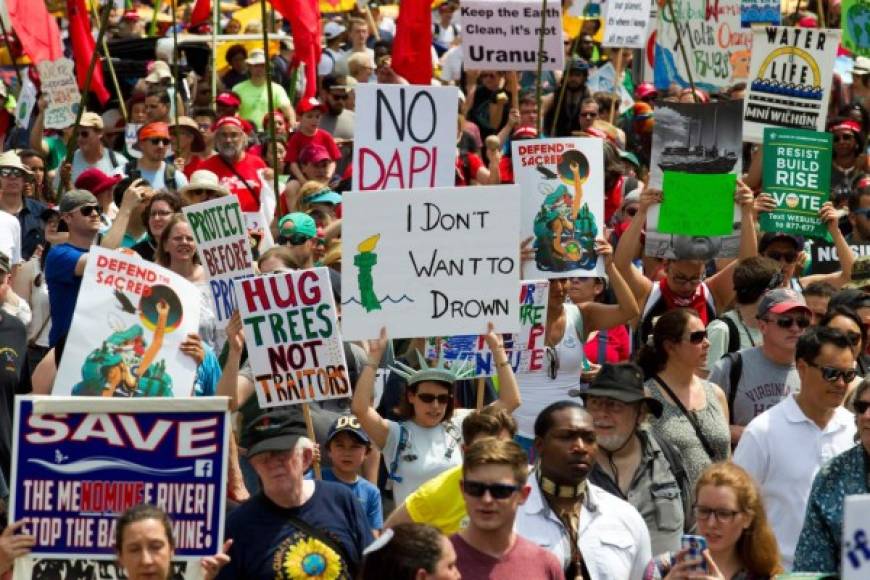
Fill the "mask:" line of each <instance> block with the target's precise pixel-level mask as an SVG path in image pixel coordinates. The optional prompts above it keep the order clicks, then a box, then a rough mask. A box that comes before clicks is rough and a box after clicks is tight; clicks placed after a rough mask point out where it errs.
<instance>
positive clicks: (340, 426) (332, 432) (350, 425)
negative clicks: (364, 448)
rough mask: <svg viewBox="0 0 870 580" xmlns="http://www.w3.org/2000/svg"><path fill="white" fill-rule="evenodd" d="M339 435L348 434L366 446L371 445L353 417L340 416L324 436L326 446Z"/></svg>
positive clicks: (357, 420)
mask: <svg viewBox="0 0 870 580" xmlns="http://www.w3.org/2000/svg"><path fill="white" fill-rule="evenodd" d="M339 433H350V434H352V435H354V436H356V438H357V439H359V440H360V441H361V442H363V443H365V444H366V445H371V439H369V436H368V435H367V434H366V432H365V431H363V428H362V426H361V425H360V424H359V419H357V418H356V417H355V416H353V415H341V416H339V417H338V419H336V420H335V421H334V422H333V423H332V426H331V427H330V428H329V433H328V434H327V435H326V445H329V442H330V441H332V440H333V439H334V438H335V436H336V435H338V434H339Z"/></svg>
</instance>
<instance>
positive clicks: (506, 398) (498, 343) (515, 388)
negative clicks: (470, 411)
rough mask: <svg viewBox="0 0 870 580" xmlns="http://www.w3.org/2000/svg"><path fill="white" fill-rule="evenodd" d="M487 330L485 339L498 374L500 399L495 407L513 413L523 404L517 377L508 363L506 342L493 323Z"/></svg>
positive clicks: (494, 404) (495, 403)
mask: <svg viewBox="0 0 870 580" xmlns="http://www.w3.org/2000/svg"><path fill="white" fill-rule="evenodd" d="M486 330H487V332H486V335H485V336H484V337H483V339H484V340H485V341H486V346H488V347H489V350H490V351H491V352H492V362H493V364H495V370H496V373H497V374H498V385H499V392H498V399H496V401H495V402H494V403H493V406H495V407H498V408H500V409H504V410H505V411H507V412H508V413H512V412H513V411H514V410H515V409H516V408H517V407H519V406H520V403H521V402H522V401H521V399H520V387H519V385H518V384H517V377H516V375H514V370H513V369H512V368H511V363H510V361H508V358H507V353H506V352H505V350H504V342H502V340H501V336H499V335H498V334H496V333H495V328H494V327H493V324H492V322H490V323H489V325H488V327H487V329H486Z"/></svg>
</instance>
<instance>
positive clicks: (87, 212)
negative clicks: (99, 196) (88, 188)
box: [79, 205, 100, 217]
mask: <svg viewBox="0 0 870 580" xmlns="http://www.w3.org/2000/svg"><path fill="white" fill-rule="evenodd" d="M79 213H81V214H82V215H83V216H85V217H91V216H92V215H93V214H94V213H96V214H97V215H99V214H100V206H98V205H83V206H81V207H80V208H79Z"/></svg>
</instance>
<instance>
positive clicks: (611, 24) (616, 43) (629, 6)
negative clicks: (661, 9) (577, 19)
mask: <svg viewBox="0 0 870 580" xmlns="http://www.w3.org/2000/svg"><path fill="white" fill-rule="evenodd" d="M605 6H606V17H605V19H604V40H603V42H602V43H601V45H602V46H612V47H619V48H640V49H642V48H644V46H645V41H646V27H647V26H648V25H649V8H650V0H609V1H608V2H607V3H606V4H605Z"/></svg>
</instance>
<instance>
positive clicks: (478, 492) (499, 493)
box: [462, 479, 520, 499]
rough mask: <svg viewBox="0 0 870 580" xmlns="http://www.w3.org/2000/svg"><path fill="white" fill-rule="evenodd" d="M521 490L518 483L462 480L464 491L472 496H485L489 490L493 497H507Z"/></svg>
mask: <svg viewBox="0 0 870 580" xmlns="http://www.w3.org/2000/svg"><path fill="white" fill-rule="evenodd" d="M519 490H520V486H518V485H510V484H507V483H483V482H480V481H471V480H468V479H463V480H462V491H464V492H465V493H467V494H468V495H470V496H471V497H483V495H484V494H485V493H486V492H489V495H490V497H492V499H507V498H509V497H510V496H512V495H513V494H515V493H516V492H518V491H519Z"/></svg>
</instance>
